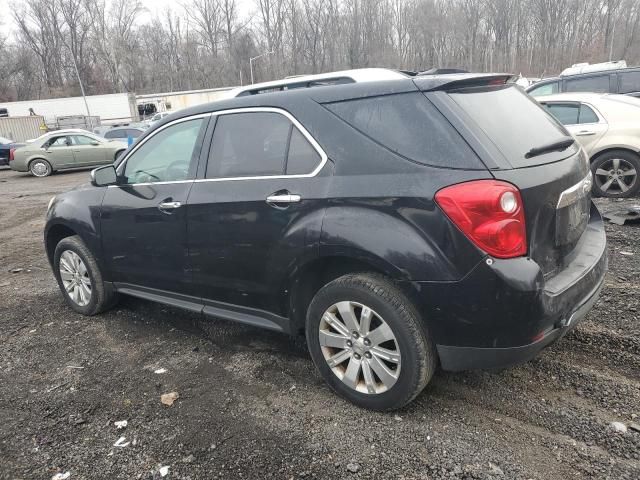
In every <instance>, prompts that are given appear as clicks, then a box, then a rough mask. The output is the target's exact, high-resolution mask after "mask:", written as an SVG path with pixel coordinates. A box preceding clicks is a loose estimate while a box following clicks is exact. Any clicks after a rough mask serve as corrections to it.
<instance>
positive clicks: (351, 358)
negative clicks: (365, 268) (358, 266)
mask: <svg viewBox="0 0 640 480" xmlns="http://www.w3.org/2000/svg"><path fill="white" fill-rule="evenodd" d="M306 336H307V344H308V346H309V351H310V353H311V357H312V359H313V361H314V363H315V365H316V367H317V368H318V370H319V371H320V373H321V374H322V376H323V377H324V379H325V380H326V381H327V383H328V384H329V385H330V386H331V388H332V389H333V390H335V391H336V392H337V393H338V394H339V395H340V396H342V397H344V398H346V399H347V400H349V401H351V402H353V403H355V404H356V405H358V406H361V407H364V408H369V409H372V410H394V409H397V408H400V407H402V406H404V405H406V404H407V403H409V402H410V401H411V400H413V399H414V398H415V397H416V395H418V394H419V393H420V392H421V391H422V389H424V387H425V386H426V385H427V383H428V382H429V380H430V379H431V377H432V375H433V372H434V370H435V367H436V353H435V346H434V344H433V341H432V340H431V339H430V338H429V336H428V332H427V330H426V328H425V326H424V325H423V323H422V322H421V320H420V318H419V315H418V313H417V311H416V309H415V307H414V305H413V304H412V303H411V301H410V300H409V299H408V298H407V297H406V296H405V295H404V293H402V291H400V289H398V288H397V287H396V286H395V285H394V284H393V283H392V282H391V281H390V280H389V279H387V278H385V277H383V276H380V275H373V274H357V275H346V276H344V277H340V278H338V279H337V280H334V281H332V282H331V283H329V284H327V285H325V286H324V287H323V288H322V289H320V291H319V292H318V293H317V294H316V296H315V297H314V299H313V300H312V302H311V305H310V306H309V310H308V313H307V323H306Z"/></svg>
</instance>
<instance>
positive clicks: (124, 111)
mask: <svg viewBox="0 0 640 480" xmlns="http://www.w3.org/2000/svg"><path fill="white" fill-rule="evenodd" d="M86 98H87V103H88V105H89V113H90V115H91V116H92V117H93V116H96V117H100V120H101V122H102V123H116V122H123V121H126V122H132V121H133V122H137V121H138V119H139V118H138V107H137V105H136V97H135V95H134V94H132V93H114V94H110V95H89V96H88V97H86ZM0 108H6V109H7V110H8V112H9V117H16V116H24V115H29V114H30V113H31V112H30V110H29V109H33V112H34V113H35V114H36V115H41V116H43V117H44V119H45V122H46V123H47V124H48V125H52V126H55V125H56V118H57V117H68V116H74V115H83V116H84V115H87V107H86V105H85V103H84V98H83V97H67V98H50V99H46V100H26V101H21V102H9V103H0Z"/></svg>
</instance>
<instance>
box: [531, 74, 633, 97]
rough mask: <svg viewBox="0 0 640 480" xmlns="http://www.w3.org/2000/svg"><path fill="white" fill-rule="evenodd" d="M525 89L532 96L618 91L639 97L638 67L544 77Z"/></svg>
mask: <svg viewBox="0 0 640 480" xmlns="http://www.w3.org/2000/svg"><path fill="white" fill-rule="evenodd" d="M526 91H527V93H528V94H529V95H531V96H532V97H542V96H544V95H553V94H556V93H563V92H593V93H620V94H624V95H631V96H633V97H640V67H630V68H620V69H617V70H603V71H600V72H589V73H576V74H574V75H562V76H560V77H550V78H545V79H543V80H540V81H539V82H536V83H534V84H533V85H531V86H529V87H527V89H526Z"/></svg>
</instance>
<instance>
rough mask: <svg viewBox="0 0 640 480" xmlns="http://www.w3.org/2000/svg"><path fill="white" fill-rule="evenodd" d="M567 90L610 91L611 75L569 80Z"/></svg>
mask: <svg viewBox="0 0 640 480" xmlns="http://www.w3.org/2000/svg"><path fill="white" fill-rule="evenodd" d="M566 91H567V92H593V93H609V91H610V86H609V75H599V76H597V77H587V78H574V79H571V80H567V88H566Z"/></svg>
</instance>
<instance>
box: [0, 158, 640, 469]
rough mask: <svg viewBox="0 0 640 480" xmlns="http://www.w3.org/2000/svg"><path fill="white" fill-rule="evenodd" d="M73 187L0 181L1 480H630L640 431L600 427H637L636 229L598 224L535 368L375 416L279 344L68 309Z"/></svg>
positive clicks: (298, 346) (463, 380) (140, 313)
mask: <svg viewBox="0 0 640 480" xmlns="http://www.w3.org/2000/svg"><path fill="white" fill-rule="evenodd" d="M87 178H88V174H87V172H74V173H64V174H57V175H54V176H52V177H49V178H46V179H38V178H33V177H30V176H28V175H24V174H17V173H15V172H11V171H8V170H0V346H1V348H0V478H2V479H46V480H48V479H50V478H52V477H53V476H55V475H56V473H66V472H70V477H69V478H70V479H71V480H75V479H81V478H86V479H97V478H109V479H115V478H118V479H120V478H127V479H130V478H143V479H152V478H160V477H161V471H162V473H165V472H166V470H165V469H162V470H161V467H168V472H169V473H168V475H167V476H166V477H165V478H182V479H201V478H207V479H209V478H220V479H222V478H224V479H232V478H247V479H256V478H278V479H290V478H319V479H325V478H336V479H341V478H350V479H365V478H380V479H386V478H395V479H436V478H474V479H489V478H505V479H511V478H514V479H544V480H553V479H562V480H566V479H572V478H611V479H638V478H640V431H635V430H633V429H632V428H628V430H627V431H626V433H619V432H616V431H614V429H613V428H612V427H611V423H612V422H621V423H623V424H625V425H627V426H629V427H631V426H633V425H634V423H635V424H640V336H639V333H640V323H639V322H638V316H639V313H638V308H639V296H638V294H639V292H640V275H638V272H639V271H640V244H639V243H638V238H640V226H622V227H620V226H615V225H610V224H608V225H607V231H608V235H609V242H610V272H609V274H608V276H607V280H606V287H605V289H604V290H603V294H602V298H601V300H600V301H599V302H598V304H597V305H596V307H595V309H594V310H593V311H592V312H591V314H590V315H589V317H588V319H587V320H586V321H585V322H583V323H582V324H581V325H580V326H579V327H578V328H577V329H576V330H575V331H574V332H573V333H571V334H570V335H568V336H567V337H565V338H564V339H563V340H562V341H561V342H560V343H558V344H556V345H555V346H553V347H552V348H550V349H548V350H546V351H545V352H543V353H542V354H541V355H540V357H539V358H538V359H536V360H534V361H532V362H530V363H528V364H526V365H522V366H520V367H516V368H512V369H508V370H505V371H502V372H499V373H496V372H469V373H463V374H449V373H444V372H438V373H437V374H436V375H435V377H434V379H433V381H432V382H431V384H430V385H429V386H428V387H427V389H426V390H425V391H424V393H423V394H422V395H420V396H419V397H418V398H417V400H416V401H415V402H414V403H413V404H411V405H410V406H409V407H407V408H405V409H403V410H401V411H399V412H396V413H391V414H381V413H372V412H368V411H364V410H360V409H358V408H356V407H354V406H353V405H351V404H348V403H346V402H344V401H342V400H341V399H339V398H338V397H336V396H335V395H334V394H333V393H331V391H330V390H329V388H328V387H326V386H325V384H324V383H323V381H322V380H321V379H320V377H319V376H318V374H317V373H316V372H315V370H314V368H313V365H312V363H311V360H310V358H309V356H308V355H307V353H306V351H305V347H304V344H303V343H301V342H300V341H297V340H292V339H289V338H288V337H286V336H284V335H279V334H274V333H270V332H266V331H262V330H256V329H253V328H249V327H245V326H239V325H234V324H230V323H225V322H222V321H210V320H202V319H200V318H198V317H197V316H195V315H191V314H190V313H185V312H183V311H178V310H174V309H170V308H167V307H164V306H161V305H156V304H152V303H149V302H145V301H142V300H136V299H125V300H124V301H123V302H122V303H121V304H120V306H119V307H118V308H117V309H115V310H113V311H110V312H108V313H106V314H103V315H101V316H99V317H95V318H91V319H88V318H84V317H82V316H80V315H77V314H75V313H74V312H73V311H71V310H70V309H69V308H67V307H66V306H65V304H64V302H63V300H62V296H61V295H60V294H59V292H58V288H57V286H56V284H55V281H54V279H53V276H52V274H51V272H50V270H49V265H48V263H47V260H46V258H45V255H44V252H43V247H42V240H41V235H42V227H43V223H44V210H45V208H46V205H47V202H48V200H49V198H50V197H51V196H52V195H53V194H55V193H57V192H61V191H64V190H67V189H68V188H70V187H72V186H74V185H76V184H78V183H81V182H84V181H86V180H87ZM630 203H640V201H638V200H637V199H636V200H635V202H633V201H626V202H609V201H606V200H600V201H599V205H600V207H601V208H602V209H615V208H619V207H621V206H622V205H626V204H630ZM17 269H21V270H19V271H17ZM12 270H13V271H17V273H11V271H12ZM161 368H162V369H166V372H165V373H161V374H159V373H154V372H155V371H156V370H157V369H161ZM174 391H175V392H178V393H179V398H178V399H177V400H176V401H175V403H174V404H173V406H171V407H169V406H165V405H163V404H162V403H161V401H160V396H161V395H162V394H165V393H169V392H174ZM121 420H127V421H128V426H127V427H126V428H124V429H121V430H118V429H117V428H116V426H115V422H116V421H121ZM637 428H640V427H637ZM120 437H125V440H123V441H122V443H124V444H127V442H129V443H128V445H126V446H123V447H116V446H114V443H116V442H117V441H118V440H119V438H120Z"/></svg>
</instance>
